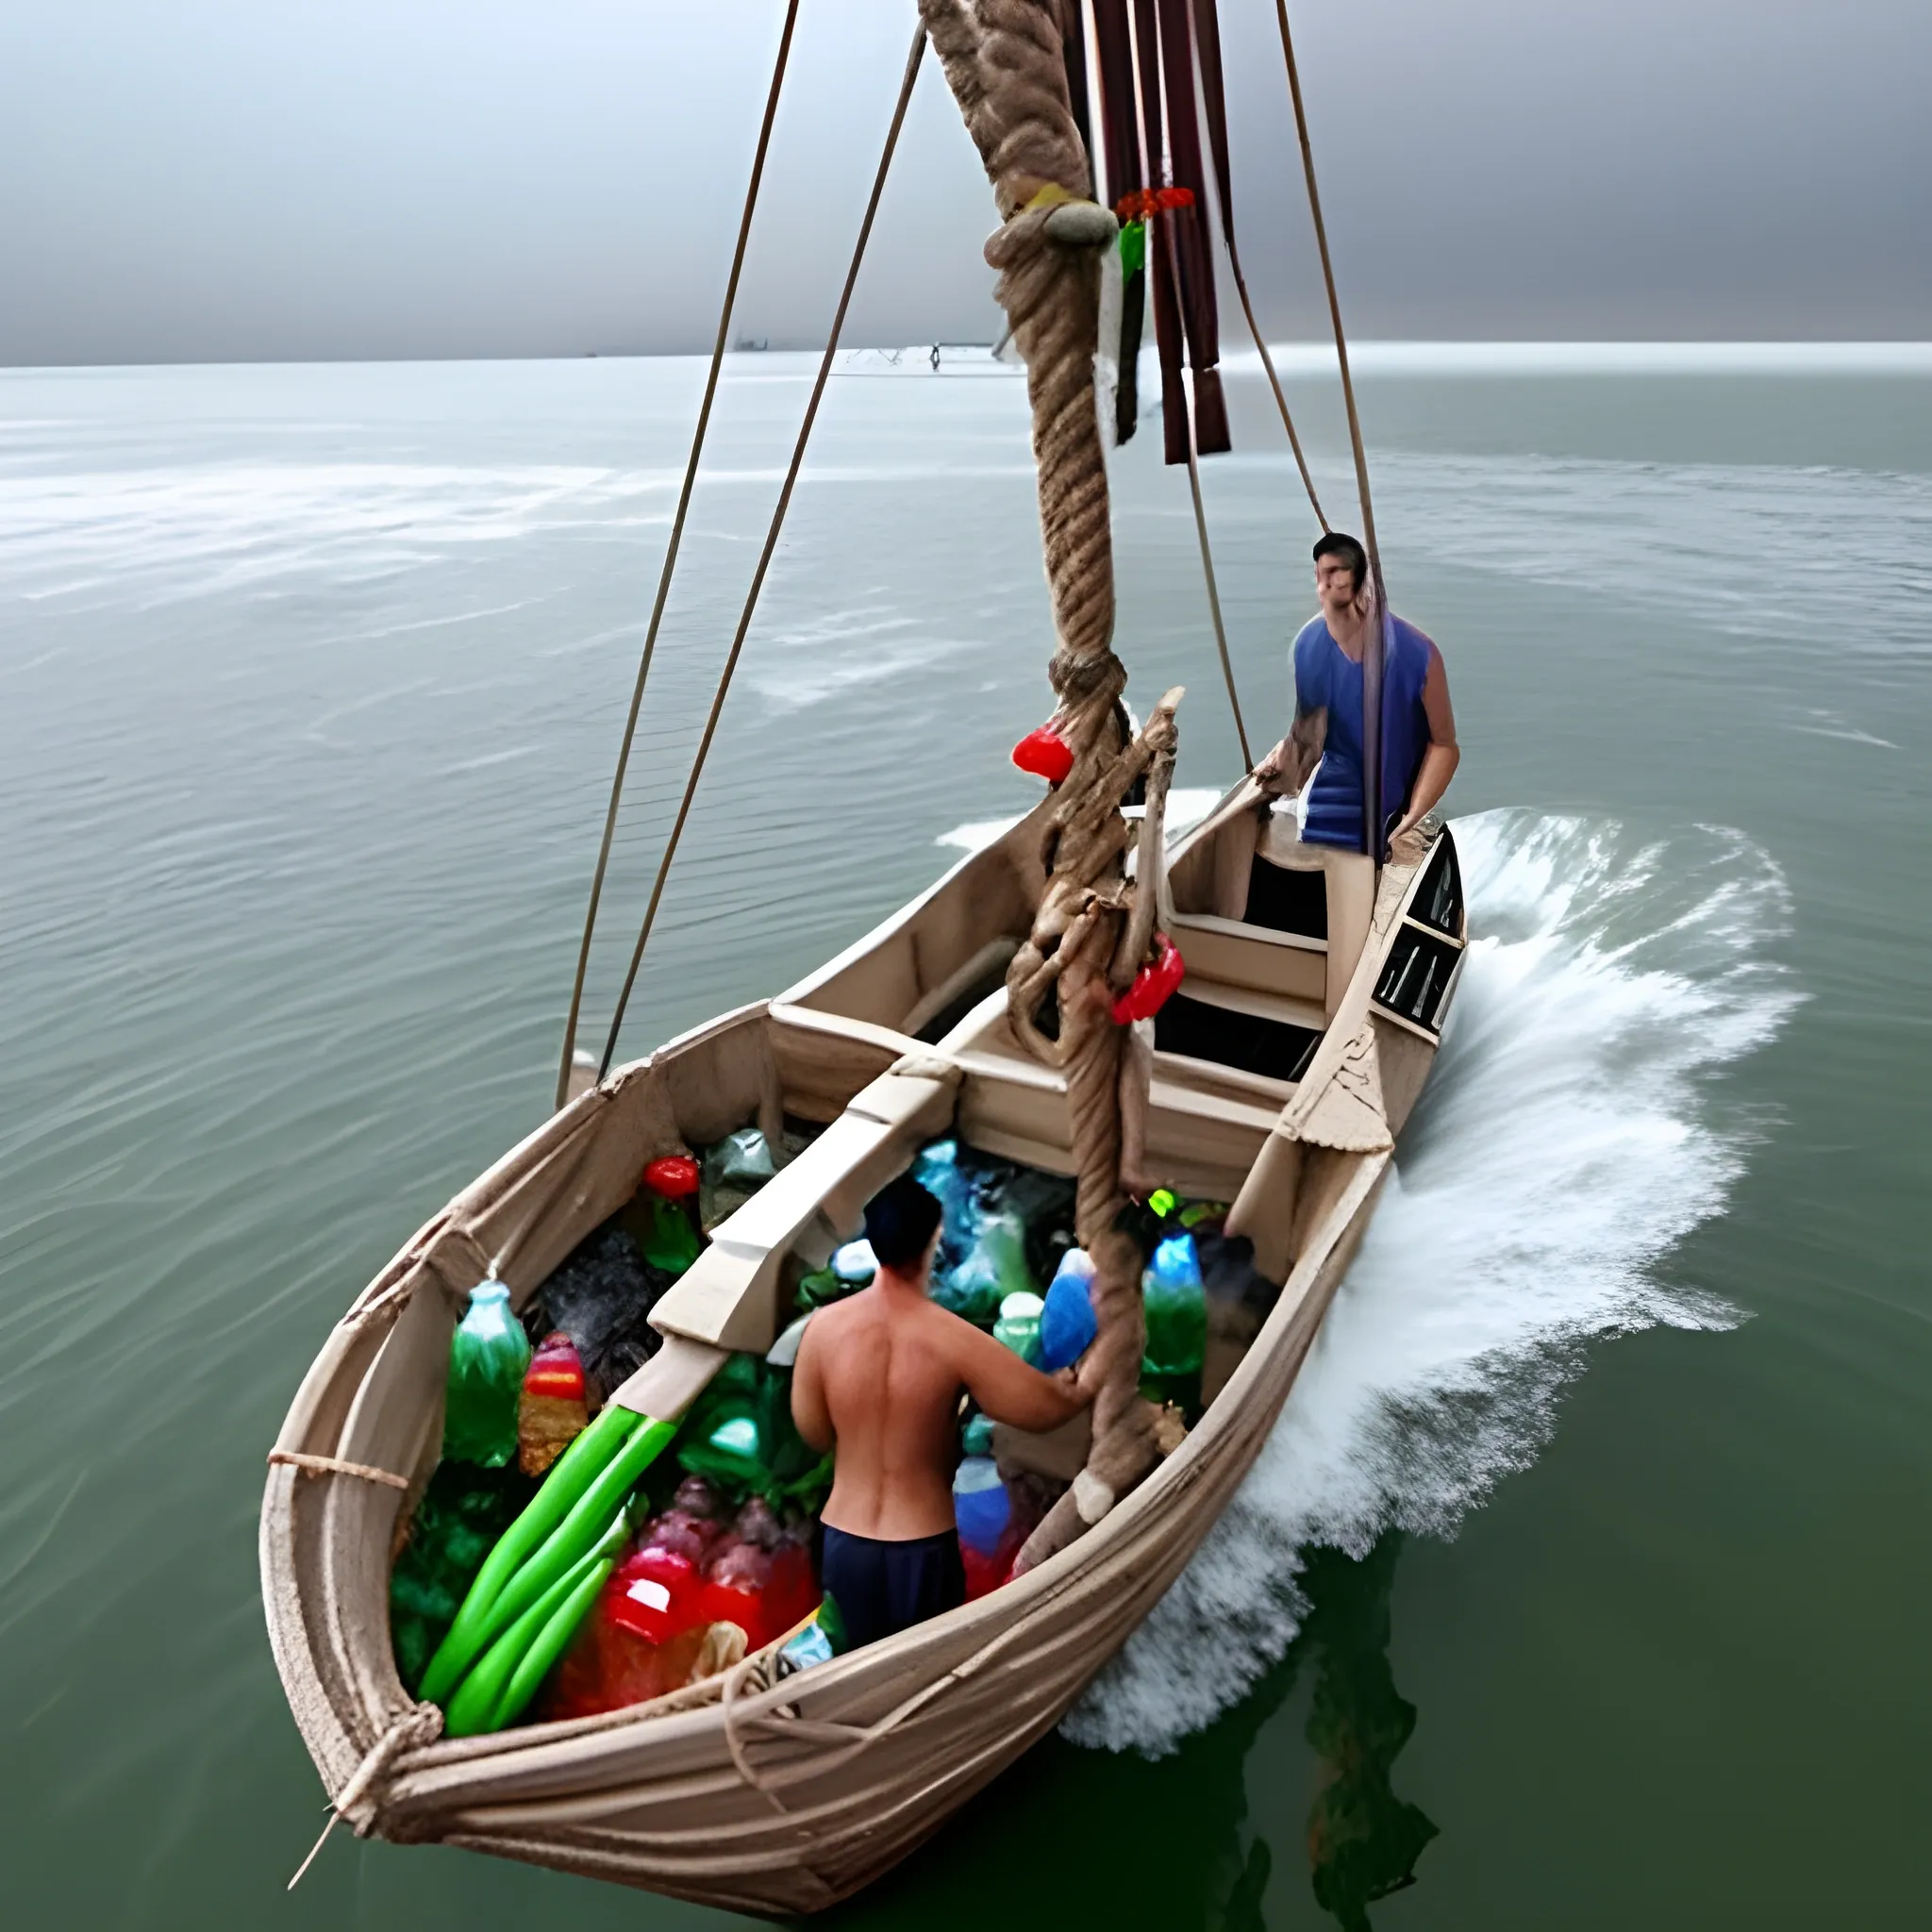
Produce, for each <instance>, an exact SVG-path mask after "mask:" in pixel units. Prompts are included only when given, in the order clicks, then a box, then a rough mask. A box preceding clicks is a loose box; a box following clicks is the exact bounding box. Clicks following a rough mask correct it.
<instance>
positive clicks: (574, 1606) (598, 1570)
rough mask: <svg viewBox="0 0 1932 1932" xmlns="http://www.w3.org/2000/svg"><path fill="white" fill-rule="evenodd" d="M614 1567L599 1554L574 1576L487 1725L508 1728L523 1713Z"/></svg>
mask: <svg viewBox="0 0 1932 1932" xmlns="http://www.w3.org/2000/svg"><path fill="white" fill-rule="evenodd" d="M616 1567H617V1559H616V1557H599V1558H598V1560H597V1561H596V1562H595V1563H594V1564H592V1565H591V1570H590V1572H589V1574H586V1575H584V1576H581V1577H578V1578H577V1581H576V1583H575V1585H573V1586H572V1589H571V1591H570V1593H569V1595H568V1596H566V1597H565V1598H564V1600H563V1602H562V1603H561V1604H560V1605H558V1607H557V1608H556V1609H555V1610H553V1611H552V1612H551V1614H550V1619H549V1621H548V1622H547V1623H546V1624H544V1625H543V1627H542V1629H541V1630H540V1631H539V1632H538V1633H537V1636H536V1638H535V1640H534V1641H532V1643H531V1644H530V1647H529V1648H528V1649H527V1650H526V1651H525V1653H524V1658H523V1661H522V1662H521V1663H520V1664H518V1666H517V1667H516V1671H515V1674H513V1675H512V1676H511V1678H510V1680H509V1687H508V1690H506V1691H504V1693H503V1701H502V1702H501V1703H500V1704H499V1705H498V1706H497V1707H496V1716H495V1718H494V1719H493V1720H492V1722H491V1726H490V1727H491V1730H494V1731H501V1730H505V1729H508V1726H509V1725H511V1724H515V1723H516V1721H517V1719H518V1718H520V1717H522V1716H523V1714H524V1712H525V1709H527V1708H528V1707H529V1703H530V1700H531V1698H533V1697H534V1696H536V1694H537V1692H538V1691H540V1690H541V1688H542V1685H543V1679H544V1678H545V1677H547V1676H548V1675H549V1674H550V1673H551V1672H552V1671H553V1670H554V1669H555V1668H556V1666H557V1660H558V1657H561V1656H562V1655H563V1653H564V1651H565V1649H566V1648H568V1646H569V1644H570V1641H571V1639H572V1638H573V1637H575V1635H576V1634H577V1628H578V1626H579V1625H580V1624H582V1623H583V1621H584V1619H585V1617H587V1616H588V1615H589V1614H590V1612H591V1607H592V1606H593V1605H594V1604H595V1603H596V1601H597V1595H598V1592H599V1591H601V1590H602V1589H603V1588H604V1579H605V1578H606V1577H607V1576H608V1575H609V1574H610V1573H611V1571H613V1570H614V1569H616ZM571 1574H572V1575H574V1576H575V1575H576V1572H575V1571H572V1572H571ZM545 1601H546V1602H548V1601H549V1599H548V1598H546V1599H545Z"/></svg>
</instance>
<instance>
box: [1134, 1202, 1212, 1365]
mask: <svg viewBox="0 0 1932 1932" xmlns="http://www.w3.org/2000/svg"><path fill="white" fill-rule="evenodd" d="M1141 1297H1142V1300H1143V1303H1144V1305H1145V1308H1146V1315H1147V1353H1146V1357H1145V1358H1144V1359H1143V1361H1142V1363H1141V1367H1142V1369H1143V1370H1144V1372H1145V1373H1146V1374H1153V1375H1187V1374H1193V1373H1194V1371H1195V1370H1197V1369H1199V1368H1200V1366H1201V1358H1202V1355H1203V1352H1204V1351H1205V1349H1206V1347H1207V1342H1208V1300H1207V1296H1206V1294H1205V1292H1204V1291H1203V1290H1202V1286H1201V1265H1200V1262H1199V1260H1198V1259H1197V1257H1196V1256H1195V1252H1194V1238H1193V1236H1192V1235H1191V1234H1172V1235H1169V1236H1168V1238H1167V1239H1166V1240H1165V1241H1162V1242H1161V1243H1160V1245H1159V1246H1158V1247H1157V1248H1156V1249H1155V1250H1154V1258H1153V1260H1152V1261H1151V1262H1150V1263H1149V1265H1148V1268H1147V1271H1146V1273H1145V1274H1142V1275H1141Z"/></svg>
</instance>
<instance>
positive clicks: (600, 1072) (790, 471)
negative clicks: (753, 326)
mask: <svg viewBox="0 0 1932 1932" xmlns="http://www.w3.org/2000/svg"><path fill="white" fill-rule="evenodd" d="M924 52H925V25H924V22H923V21H922V22H921V23H920V25H919V26H918V27H917V28H916V29H915V31H914V33H913V37H912V48H911V51H910V52H909V53H908V55H907V57H906V74H905V78H904V79H903V80H901V82H900V83H899V99H898V104H897V106H896V107H894V108H893V109H892V123H891V126H890V127H889V128H888V129H887V130H886V146H885V152H884V153H883V154H882V155H880V157H879V166H878V173H877V175H875V176H874V180H873V184H872V196H871V198H870V199H869V200H868V201H867V203H866V205H865V219H864V220H863V221H862V222H861V223H860V224H859V226H858V241H857V242H855V243H854V244H853V248H852V261H851V264H850V266H849V267H848V268H847V269H846V271H845V286H844V288H843V289H842V290H841V291H840V295H839V307H838V309H837V311H836V312H835V313H834V315H833V317H832V332H831V335H830V337H829V338H828V339H827V341H826V342H825V353H824V356H823V357H822V358H820V361H819V373H818V379H817V381H815V382H814V383H813V384H812V391H811V400H810V401H809V402H808V404H807V405H806V409H805V421H804V422H803V423H802V424H801V425H799V430H798V441H797V442H796V443H795V444H794V445H793V447H792V451H791V464H790V465H789V467H788V468H787V469H786V472H785V483H784V487H783V488H782V489H781V490H780V491H778V502H777V506H776V508H774V510H773V512H772V522H771V527H770V528H769V529H768V530H767V531H766V533H765V546H764V549H763V550H762V551H761V552H760V553H759V555H758V569H757V570H756V571H754V572H753V574H752V580H751V589H750V591H748V592H747V593H746V595H745V600H744V608H743V610H742V612H741V614H740V616H739V620H738V629H737V632H736V633H735V635H734V636H733V637H732V640H731V649H730V652H729V654H728V655H727V656H726V658H725V659H724V670H723V671H722V672H721V673H720V674H719V677H718V689H717V691H715V693H713V695H712V698H711V709H710V715H709V716H708V718H707V719H706V720H705V730H704V736H703V737H702V738H701V739H700V740H699V741H698V749H697V756H696V758H693V759H692V760H691V775H690V776H689V777H688V778H687V779H686V780H685V786H684V796H683V798H682V799H681V800H680V801H679V803H678V807H677V817H676V818H675V821H674V822H673V824H672V826H671V837H670V839H669V841H667V842H666V844H665V847H664V855H663V857H662V858H660V859H659V860H658V874H657V877H656V878H655V879H654V880H653V881H652V884H651V898H650V903H649V905H648V906H646V907H645V908H644V921H643V924H642V925H641V927H640V928H639V931H638V942H637V944H636V946H635V947H634V948H633V949H632V951H631V956H630V970H629V971H628V972H627V973H625V976H624V990H623V991H622V992H620V993H619V994H618V997H617V1010H616V1011H615V1012H614V1013H613V1014H612V1015H611V1019H610V1032H609V1035H608V1038H607V1039H606V1040H605V1042H604V1058H603V1059H602V1061H601V1062H600V1063H599V1065H598V1068H597V1077H598V1078H599V1079H600V1080H601V1079H602V1078H603V1077H604V1075H605V1074H608V1072H609V1071H610V1061H611V1058H612V1056H613V1055H614V1054H615V1053H616V1051H617V1036H618V1034H619V1033H620V1032H621V1031H622V1029H623V1026H624V1015H625V1008H626V1007H628V1006H629V1004H630V995H631V989H632V988H633V987H634V986H635V985H636V984H637V977H638V968H639V966H640V965H641V963H642V960H643V957H644V947H645V946H646V944H648V943H649V941H650V937H651V928H652V926H653V925H655V924H656V923H657V919H658V904H659V902H660V901H661V900H662V899H663V897H664V881H665V880H666V879H667V878H668V877H669V876H670V873H671V863H672V860H673V859H674V858H676V856H677V846H678V841H679V840H681V839H682V838H683V836H684V826H685V821H686V820H687V819H688V818H690V816H691V800H692V799H693V798H694V797H695V796H696V795H697V789H698V781H699V779H700V778H701V777H702V776H703V775H704V770H705V759H706V758H708V756H709V754H710V750H711V741H712V739H713V738H714V737H715V736H716V735H717V731H718V718H719V714H720V713H721V712H722V711H723V710H724V699H725V695H726V693H727V692H728V691H730V689H731V678H732V674H733V673H734V672H735V671H736V670H737V669H738V659H739V657H740V655H741V653H742V651H743V649H744V640H745V637H746V635H747V633H748V632H749V631H750V629H751V623H752V618H753V616H754V614H755V613H756V612H757V610H758V596H759V593H760V592H761V591H763V590H764V586H765V574H766V572H767V571H768V570H770V568H771V564H772V557H773V554H774V552H775V551H776V549H777V547H778V535H779V532H780V531H781V530H782V529H783V528H784V525H785V512H786V511H787V509H789V508H791V491H792V489H793V487H794V486H795V485H796V484H797V481H798V472H799V470H800V468H801V467H802V466H803V464H804V462H805V450H806V444H807V443H808V441H810V439H811V431H812V425H813V423H814V422H815V421H816V420H817V418H818V412H819V403H820V401H821V399H822V398H823V397H824V392H825V383H826V380H827V378H828V377H829V376H830V375H831V373H832V359H833V358H834V356H835V355H836V354H837V353H838V348H839V337H840V334H841V331H842V330H843V329H844V326H845V311H846V309H847V308H850V307H851V304H852V291H853V288H854V286H855V285H856V284H857V282H858V270H859V266H860V264H861V263H862V262H863V261H864V259H865V244H866V242H868V241H869V240H870V239H871V236H872V225H873V219H874V216H875V215H877V213H878V211H879V200H880V197H881V196H882V195H883V194H884V193H885V189H886V175H887V174H888V172H889V171H890V170H891V165H892V152H893V150H894V149H895V148H896V147H897V146H898V144H899V130H900V128H901V127H902V126H904V125H905V122H906V108H907V104H908V102H909V101H910V100H911V98H912V83H913V82H914V81H915V80H916V79H918V77H919V64H920V58H921V56H922V55H923V54H924Z"/></svg>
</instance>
